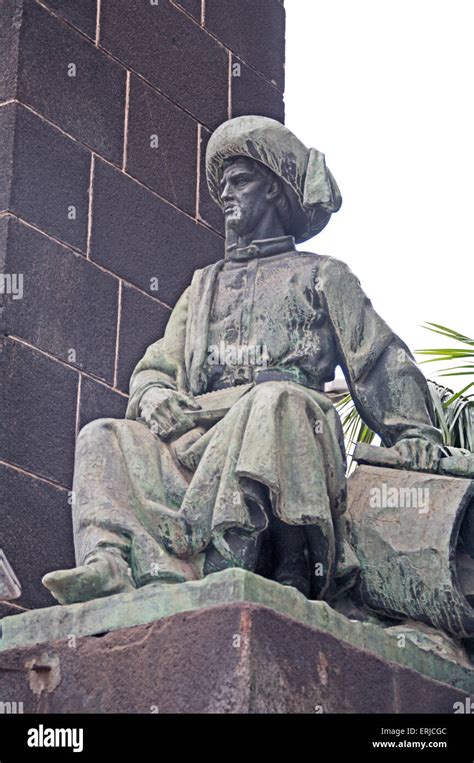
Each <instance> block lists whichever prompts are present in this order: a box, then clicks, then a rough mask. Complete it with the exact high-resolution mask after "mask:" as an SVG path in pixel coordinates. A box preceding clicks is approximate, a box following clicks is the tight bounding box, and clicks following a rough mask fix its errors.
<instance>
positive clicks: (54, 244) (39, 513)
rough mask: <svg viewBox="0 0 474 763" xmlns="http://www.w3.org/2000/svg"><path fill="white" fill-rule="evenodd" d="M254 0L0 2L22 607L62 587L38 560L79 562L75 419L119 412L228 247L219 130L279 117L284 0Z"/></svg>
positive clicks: (8, 434)
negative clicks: (218, 202) (233, 121)
mask: <svg viewBox="0 0 474 763" xmlns="http://www.w3.org/2000/svg"><path fill="white" fill-rule="evenodd" d="M244 5H245V8H244V9H243V8H242V2H241V0H217V1H216V2H213V1H212V0H206V2H204V0H202V2H201V0H179V1H178V0H176V1H172V0H160V2H159V3H157V4H156V5H155V4H152V3H150V2H149V0H136V2H133V3H131V2H129V0H100V2H97V0H80V2H78V0H42V2H41V3H40V2H36V0H4V2H3V3H2V4H1V7H0V29H1V35H2V37H3V39H2V40H1V41H0V42H1V45H2V49H3V50H5V51H6V55H4V56H3V57H2V63H1V65H0V162H1V166H2V172H1V173H0V263H1V265H2V272H3V273H4V274H5V275H6V276H10V279H9V280H8V279H7V280H6V281H5V284H6V289H5V290H6V292H7V293H5V294H3V295H0V299H1V300H2V302H1V306H0V310H1V312H0V316H1V334H0V352H1V367H0V374H1V380H0V381H1V385H0V386H1V390H2V392H1V395H2V415H1V421H2V428H1V434H0V489H1V497H0V501H1V504H0V505H1V510H0V511H1V513H0V545H1V546H2V547H3V549H4V551H5V553H6V555H7V557H8V558H9V559H10V560H11V563H12V565H13V567H14V569H15V570H16V572H17V575H18V577H19V579H20V582H21V584H22V587H23V596H22V597H21V599H19V600H18V605H19V606H26V607H40V606H45V605H49V604H52V603H53V600H52V598H51V597H50V595H49V594H48V592H47V591H46V590H45V589H43V587H42V586H41V582H40V581H41V577H42V576H43V575H44V574H45V573H46V572H47V571H49V570H52V569H57V568H61V567H68V566H72V565H73V563H74V553H73V543H72V532H71V519H70V502H71V497H70V494H69V491H70V489H71V478H72V470H73V454H74V442H75V437H76V434H77V431H78V429H79V428H80V427H82V426H83V425H84V424H86V423H87V422H88V421H90V420H92V419H95V418H98V417H102V416H112V417H121V416H123V415H124V411H125V407H126V403H127V393H128V380H129V376H130V374H131V371H132V369H133V367H134V365H135V363H136V362H137V361H138V359H139V358H140V357H141V355H142V354H143V351H144V350H145V348H146V346H147V345H148V344H150V343H151V342H152V341H155V340H156V339H158V338H159V337H160V336H161V334H162V332H163V329H164V326H165V325H166V321H167V319H168V316H169V314H170V310H171V308H172V307H173V305H174V303H175V302H176V299H177V298H178V296H179V294H180V293H181V292H182V291H183V289H184V288H185V286H186V285H187V284H188V283H189V281H190V278H191V275H192V273H193V270H194V269H195V268H196V267H202V266H204V265H206V264H208V263H210V262H213V261H215V260H217V259H220V258H221V256H222V253H223V239H222V223H221V219H220V215H219V212H218V210H217V209H216V208H215V207H214V205H213V204H212V203H211V201H210V199H209V196H208V194H207V189H206V186H205V176H204V172H203V164H202V162H203V154H204V150H205V145H206V141H207V139H208V136H209V134H210V131H212V129H214V128H215V127H216V126H217V125H218V124H220V123H221V122H222V121H224V120H225V119H227V118H228V117H229V116H237V115H240V114H245V113H247V114H248V113H257V114H262V115H264V116H271V117H276V118H278V119H280V120H283V114H284V111H283V87H284V32H285V18H284V9H283V4H282V3H281V2H280V0H258V1H254V0H252V1H250V0H245V3H244ZM243 10H244V11H245V12H242V11H243ZM20 276H21V279H20ZM20 292H21V294H20Z"/></svg>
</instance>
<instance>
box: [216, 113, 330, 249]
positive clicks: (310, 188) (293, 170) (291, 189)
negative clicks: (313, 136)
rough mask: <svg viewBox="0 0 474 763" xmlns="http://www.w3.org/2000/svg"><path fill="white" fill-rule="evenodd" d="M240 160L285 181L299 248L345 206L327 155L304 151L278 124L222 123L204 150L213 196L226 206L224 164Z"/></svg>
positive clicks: (252, 119) (253, 120)
mask: <svg viewBox="0 0 474 763" xmlns="http://www.w3.org/2000/svg"><path fill="white" fill-rule="evenodd" d="M237 156H243V157H247V158H249V159H254V160H255V161H257V162H260V163H261V164H263V165H265V167H268V169H270V170H272V171H273V172H274V173H275V174H276V175H277V176H278V177H279V178H280V179H281V180H282V181H283V188H284V191H285V195H286V198H287V200H288V203H289V208H290V230H288V231H287V232H288V233H289V234H292V235H293V236H294V237H295V239H296V242H297V243H302V242H303V241H306V240H307V239H309V238H311V237H312V236H315V235H316V234H317V233H319V232H320V231H322V229H323V228H324V227H325V226H326V225H327V223H328V222H329V219H330V217H331V215H332V213H333V212H337V211H338V209H339V208H340V206H341V204H342V198H341V194H340V192H339V188H338V187H337V184H336V181H335V180H334V178H333V176H332V175H331V173H330V172H329V170H328V168H327V167H326V160H325V157H324V154H322V153H321V152H320V151H318V150H317V149H315V148H309V149H308V148H306V146H305V145H304V144H303V143H302V142H301V141H300V140H299V139H298V138H297V137H296V135H294V134H293V133H292V132H291V131H290V130H288V128H287V127H285V126H284V125H282V124H281V123H280V122H277V121H276V120H275V119H269V118H268V117H258V116H244V117H236V118H235V119H230V120H229V121H227V122H224V123H223V124H221V125H220V126H219V127H218V128H217V129H216V130H215V131H214V132H213V134H212V135H211V138H210V140H209V143H208V145H207V151H206V174H207V184H208V186H209V192H210V194H211V197H212V198H213V200H214V201H215V202H216V203H217V204H219V206H221V207H222V202H221V198H220V182H221V180H222V175H223V172H224V162H225V161H226V160H227V159H231V158H234V157H237Z"/></svg>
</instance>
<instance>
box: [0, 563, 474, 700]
mask: <svg viewBox="0 0 474 763" xmlns="http://www.w3.org/2000/svg"><path fill="white" fill-rule="evenodd" d="M0 624H1V625H2V633H3V638H2V640H1V641H0V644H1V650H2V651H1V654H0V686H1V691H0V702H17V703H19V702H23V709H24V712H33V713H34V712H41V713H45V712H46V713H64V712H65V713H71V712H88V713H113V712H124V713H130V712H134V713H170V712H178V713H198V712H207V713H216V712H221V713H237V712H243V713H253V712H264V713H314V714H319V713H420V712H421V713H452V712H453V711H454V703H455V702H464V701H465V699H466V697H467V696H469V694H470V693H471V692H473V691H474V671H473V670H472V668H470V667H467V666H466V665H460V664H457V663H455V662H453V661H452V660H450V659H448V658H446V656H444V657H443V656H441V655H440V654H435V653H433V652H432V651H428V650H426V649H423V648H422V647H420V645H419V643H418V644H417V643H415V642H414V641H411V640H409V639H408V638H407V639H406V643H405V645H404V647H403V648H401V647H400V639H399V638H398V635H399V634H398V635H397V634H396V633H392V632H391V630H392V629H390V628H382V627H381V626H378V625H375V624H373V623H368V622H367V623H362V622H357V621H354V620H350V619H348V618H347V617H345V616H344V615H342V614H340V613H338V612H336V611H334V610H333V609H331V608H330V607H329V606H328V605H327V604H325V603H324V602H310V601H308V600H307V599H305V598H304V597H303V596H302V595H301V594H299V593H298V592H297V591H296V590H295V589H292V588H288V587H284V586H281V585H279V584H278V583H274V582H271V581H268V580H264V579H263V578H260V577H258V576H256V575H253V574H252V573H248V572H244V571H242V570H236V569H233V570H226V571H224V572H220V573H216V574H214V575H210V576H209V577H208V578H206V579H205V580H203V581H199V582H197V583H184V584H181V585H167V586H158V585H151V586H146V587H145V588H142V589H140V590H139V591H136V592H134V593H131V594H119V595H117V596H113V597H109V598H108V599H103V600H100V599H98V600H95V601H92V602H88V603H86V604H75V605H71V606H65V607H51V608H50V609H46V610H41V611H35V612H29V613H25V614H19V615H15V616H11V617H6V618H4V619H3V620H2V621H1V623H0ZM86 634H88V635H86ZM35 642H36V643H35Z"/></svg>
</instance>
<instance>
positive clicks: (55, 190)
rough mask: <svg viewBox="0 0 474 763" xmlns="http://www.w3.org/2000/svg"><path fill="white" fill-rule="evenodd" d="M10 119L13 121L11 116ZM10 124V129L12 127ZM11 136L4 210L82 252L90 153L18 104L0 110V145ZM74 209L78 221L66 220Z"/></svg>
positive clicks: (84, 234)
mask: <svg viewBox="0 0 474 763" xmlns="http://www.w3.org/2000/svg"><path fill="white" fill-rule="evenodd" d="M12 114H13V115H14V117H12ZM12 119H14V125H13V128H12ZM11 129H14V131H15V139H14V151H13V162H12V165H11V166H10V168H7V172H8V169H9V170H10V178H8V181H7V187H8V186H10V189H9V194H8V195H9V199H8V201H7V203H6V205H4V206H5V207H6V208H7V209H8V210H10V211H11V212H13V213H14V214H15V215H18V216H19V217H22V218H23V219H24V220H27V221H28V222H30V223H32V224H34V225H36V226H38V227H39V228H41V229H42V230H44V231H45V232H46V233H49V234H50V235H52V236H54V237H55V238H58V239H61V240H62V241H64V242H66V243H67V244H71V245H72V246H74V247H76V248H77V249H81V250H82V251H85V249H86V242H87V216H88V200H89V176H90V154H89V152H88V151H87V150H86V149H84V148H82V147H81V146H80V145H79V144H78V143H75V142H74V141H72V140H69V138H67V137H65V136H64V135H62V134H61V133H60V132H59V131H58V130H56V129H55V128H54V127H51V125H49V124H47V123H46V122H44V121H43V120H42V119H40V118H39V117H37V116H35V115H34V114H32V113H31V112H30V111H28V110H27V109H25V108H23V107H22V106H19V105H18V104H14V103H12V104H8V105H7V106H3V107H2V109H0V143H1V142H2V141H3V139H4V134H5V131H6V133H7V136H6V140H9V137H8V134H9V131H10V130H11ZM72 207H75V217H76V219H68V215H69V214H70V213H72V210H71V208H72Z"/></svg>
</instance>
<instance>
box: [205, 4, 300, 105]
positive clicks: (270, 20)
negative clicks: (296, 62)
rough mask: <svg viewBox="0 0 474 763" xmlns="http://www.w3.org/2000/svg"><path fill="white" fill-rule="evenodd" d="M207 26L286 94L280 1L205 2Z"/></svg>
mask: <svg viewBox="0 0 474 763" xmlns="http://www.w3.org/2000/svg"><path fill="white" fill-rule="evenodd" d="M205 26H206V28H207V29H209V31H211V32H212V33H213V34H215V35H216V37H218V38H219V40H222V42H223V43H224V45H227V46H228V47H229V48H230V49H231V50H232V51H233V52H234V53H237V55H238V56H240V57H241V58H243V59H244V61H246V62H247V63H248V64H250V65H251V66H253V67H254V68H255V69H257V70H258V71H260V72H262V74H264V75H265V77H267V79H269V80H270V81H271V82H274V84H275V85H277V87H278V89H279V90H281V91H282V92H283V88H284V82H285V74H284V61H285V9H284V7H283V5H282V4H281V3H279V2H277V0H239V2H235V0H206V21H205Z"/></svg>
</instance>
